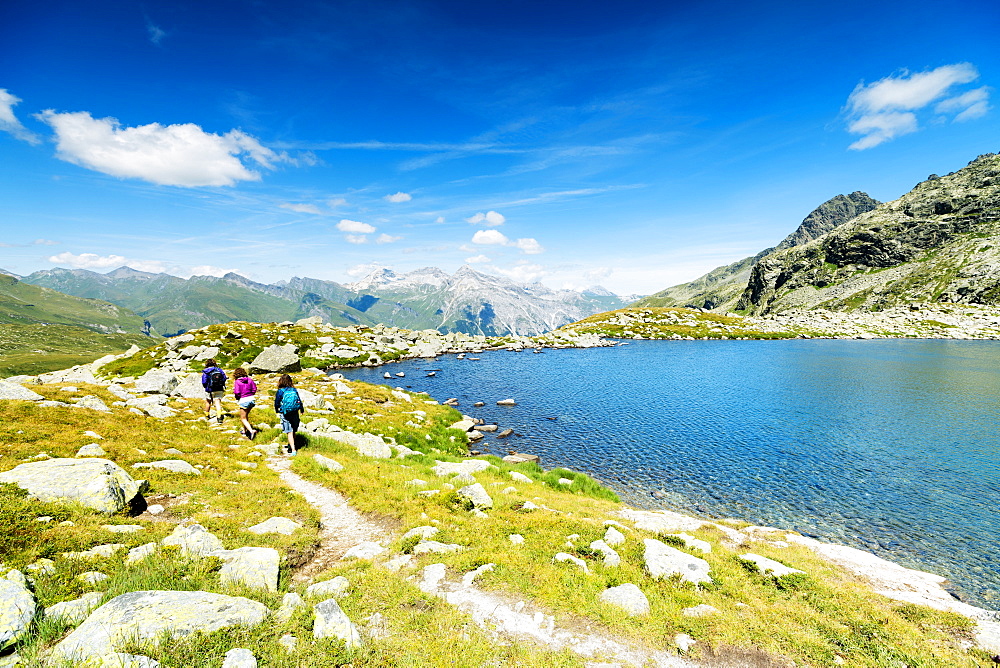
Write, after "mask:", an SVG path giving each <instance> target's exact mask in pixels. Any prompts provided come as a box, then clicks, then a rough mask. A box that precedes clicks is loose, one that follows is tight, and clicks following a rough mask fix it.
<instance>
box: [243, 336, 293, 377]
mask: <svg viewBox="0 0 1000 668" xmlns="http://www.w3.org/2000/svg"><path fill="white" fill-rule="evenodd" d="M295 351H296V347H295V346H294V345H292V344H290V343H289V344H286V345H284V346H279V345H273V346H268V347H267V348H264V350H262V351H261V352H260V354H259V355H257V357H255V358H254V359H253V361H252V362H250V368H249V369H248V371H249V372H250V373H251V374H255V373H292V372H294V371H301V370H302V364H301V363H300V361H299V356H298V355H297V354H295Z"/></svg>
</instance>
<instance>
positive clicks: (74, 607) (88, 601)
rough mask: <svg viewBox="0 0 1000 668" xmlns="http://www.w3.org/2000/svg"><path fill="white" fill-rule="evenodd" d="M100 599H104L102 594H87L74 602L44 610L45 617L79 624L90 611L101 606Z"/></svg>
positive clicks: (94, 592)
mask: <svg viewBox="0 0 1000 668" xmlns="http://www.w3.org/2000/svg"><path fill="white" fill-rule="evenodd" d="M102 598H104V593H103V592H99V591H92V592H88V593H86V594H84V595H83V596H81V597H80V598H78V599H76V600H73V601H63V602H62V603H56V604H55V605H52V606H49V607H48V608H45V617H46V618H47V619H62V620H64V621H66V622H68V623H70V624H79V623H80V622H82V621H83V620H84V619H86V618H87V615H89V614H90V611H91V610H93V609H94V608H96V607H97V606H98V605H100V604H101V599H102Z"/></svg>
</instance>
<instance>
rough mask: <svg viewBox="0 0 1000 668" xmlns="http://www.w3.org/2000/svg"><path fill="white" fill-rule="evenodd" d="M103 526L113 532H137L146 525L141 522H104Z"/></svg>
mask: <svg viewBox="0 0 1000 668" xmlns="http://www.w3.org/2000/svg"><path fill="white" fill-rule="evenodd" d="M101 528H102V529H104V530H105V531H110V532H111V533H136V532H137V531H143V530H145V528H146V527H144V526H142V525H141V524H102V525H101Z"/></svg>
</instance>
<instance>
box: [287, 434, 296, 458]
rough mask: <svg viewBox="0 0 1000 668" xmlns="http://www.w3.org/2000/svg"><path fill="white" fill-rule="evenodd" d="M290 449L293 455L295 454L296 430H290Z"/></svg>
mask: <svg viewBox="0 0 1000 668" xmlns="http://www.w3.org/2000/svg"><path fill="white" fill-rule="evenodd" d="M288 449H289V451H291V453H292V454H293V455H294V454H295V432H294V431H290V432H288Z"/></svg>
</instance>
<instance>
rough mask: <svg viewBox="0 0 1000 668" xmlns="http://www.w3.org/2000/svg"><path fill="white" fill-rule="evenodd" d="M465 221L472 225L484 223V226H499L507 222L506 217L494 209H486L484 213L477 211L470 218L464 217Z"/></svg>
mask: <svg viewBox="0 0 1000 668" xmlns="http://www.w3.org/2000/svg"><path fill="white" fill-rule="evenodd" d="M465 222H467V223H471V224H473V225H485V226H486V227H499V226H500V225H503V224H504V223H505V222H507V219H506V218H504V217H503V215H502V214H499V213H497V212H496V211H487V212H486V213H482V212H479V213H477V214H476V215H474V216H472V217H471V218H466V219H465Z"/></svg>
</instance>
